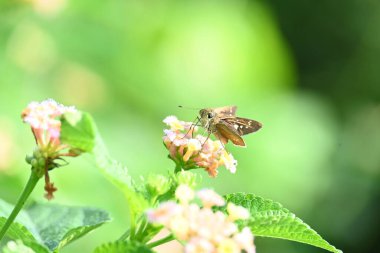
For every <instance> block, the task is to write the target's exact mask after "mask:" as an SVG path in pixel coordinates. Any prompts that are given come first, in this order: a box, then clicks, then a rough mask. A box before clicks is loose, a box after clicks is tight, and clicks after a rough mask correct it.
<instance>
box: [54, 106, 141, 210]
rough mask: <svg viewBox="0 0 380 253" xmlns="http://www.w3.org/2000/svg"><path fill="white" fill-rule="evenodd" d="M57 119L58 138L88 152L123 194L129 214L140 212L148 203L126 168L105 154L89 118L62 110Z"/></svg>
mask: <svg viewBox="0 0 380 253" xmlns="http://www.w3.org/2000/svg"><path fill="white" fill-rule="evenodd" d="M61 122H62V126H61V141H62V142H63V143H65V144H69V145H70V146H71V147H73V148H75V149H79V150H82V151H86V152H91V153H92V154H93V155H94V158H95V162H96V165H97V167H98V168H99V169H100V171H101V172H102V173H103V174H104V175H105V177H106V178H107V179H108V180H109V181H111V182H112V183H114V184H115V185H116V186H118V187H119V188H120V189H121V190H122V191H123V193H124V194H125V196H126V198H127V201H128V203H129V205H130V207H131V208H130V209H131V211H132V215H133V216H134V217H135V216H137V215H138V214H140V213H142V212H143V210H145V209H146V207H147V206H148V202H147V201H146V199H145V198H144V197H143V195H142V194H140V193H137V192H136V189H135V187H134V182H133V180H132V178H131V177H130V176H129V174H128V170H127V168H126V167H125V166H123V165H122V164H121V163H119V162H117V161H116V160H114V159H112V157H111V156H109V154H108V150H107V148H106V147H105V145H104V143H103V141H102V138H101V136H100V134H99V132H98V130H97V128H96V125H95V123H94V120H93V118H92V117H91V116H90V115H89V114H88V113H84V112H77V113H66V114H65V115H64V117H63V118H62V119H61Z"/></svg>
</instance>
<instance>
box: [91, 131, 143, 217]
mask: <svg viewBox="0 0 380 253" xmlns="http://www.w3.org/2000/svg"><path fill="white" fill-rule="evenodd" d="M95 143H96V145H95V147H94V150H93V154H94V157H95V162H96V165H97V166H98V168H99V169H100V170H101V172H102V173H103V174H104V175H105V177H106V178H107V179H108V180H109V181H111V182H112V183H113V184H115V185H116V186H117V187H119V188H120V189H121V190H122V191H123V193H124V194H125V196H126V198H127V201H128V203H129V205H130V210H131V214H132V216H133V217H136V216H138V215H139V214H141V213H142V212H143V211H144V210H145V209H146V208H147V207H148V206H149V204H148V201H147V200H146V199H145V198H144V196H143V194H142V193H139V192H138V191H137V190H136V188H135V183H134V181H133V179H132V178H131V176H130V175H129V173H128V169H127V167H125V166H123V165H122V164H121V163H119V162H118V161H116V160H114V159H112V157H111V156H109V155H108V150H107V149H106V147H105V145H104V143H103V141H102V139H101V137H100V135H99V134H98V135H97V138H96V142H95Z"/></svg>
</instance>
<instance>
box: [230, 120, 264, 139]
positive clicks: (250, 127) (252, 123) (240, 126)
mask: <svg viewBox="0 0 380 253" xmlns="http://www.w3.org/2000/svg"><path fill="white" fill-rule="evenodd" d="M223 121H225V122H226V123H228V125H229V126H231V127H232V128H233V129H235V130H236V132H237V133H238V134H239V135H246V134H250V133H253V132H256V131H258V130H259V129H260V128H261V127H262V126H263V125H262V124H261V123H260V122H258V121H256V120H253V119H246V118H239V117H235V118H224V119H223Z"/></svg>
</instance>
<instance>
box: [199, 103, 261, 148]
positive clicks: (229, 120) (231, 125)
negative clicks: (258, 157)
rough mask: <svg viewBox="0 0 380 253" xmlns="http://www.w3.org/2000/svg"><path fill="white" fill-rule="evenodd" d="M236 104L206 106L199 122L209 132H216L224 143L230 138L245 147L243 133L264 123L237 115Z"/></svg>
mask: <svg viewBox="0 0 380 253" xmlns="http://www.w3.org/2000/svg"><path fill="white" fill-rule="evenodd" d="M236 109H237V107H236V106H224V107H218V108H206V109H201V110H200V111H199V116H200V117H199V122H200V124H201V125H202V126H203V127H204V128H205V129H206V130H207V132H208V133H209V134H214V135H215V136H216V137H217V138H218V139H219V140H220V141H221V142H222V143H223V144H226V143H227V142H228V141H229V140H230V141H231V142H232V143H233V144H235V145H237V146H242V147H245V146H246V145H245V142H244V140H243V138H242V137H241V136H242V135H246V134H249V133H253V132H256V131H258V130H259V129H260V128H261V127H262V124H261V123H260V122H258V121H255V120H251V119H246V118H240V117H236V115H235V113H236Z"/></svg>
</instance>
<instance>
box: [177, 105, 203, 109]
mask: <svg viewBox="0 0 380 253" xmlns="http://www.w3.org/2000/svg"><path fill="white" fill-rule="evenodd" d="M178 107H179V108H183V109H189V110H201V108H192V107H185V106H182V105H179V106H178Z"/></svg>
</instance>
